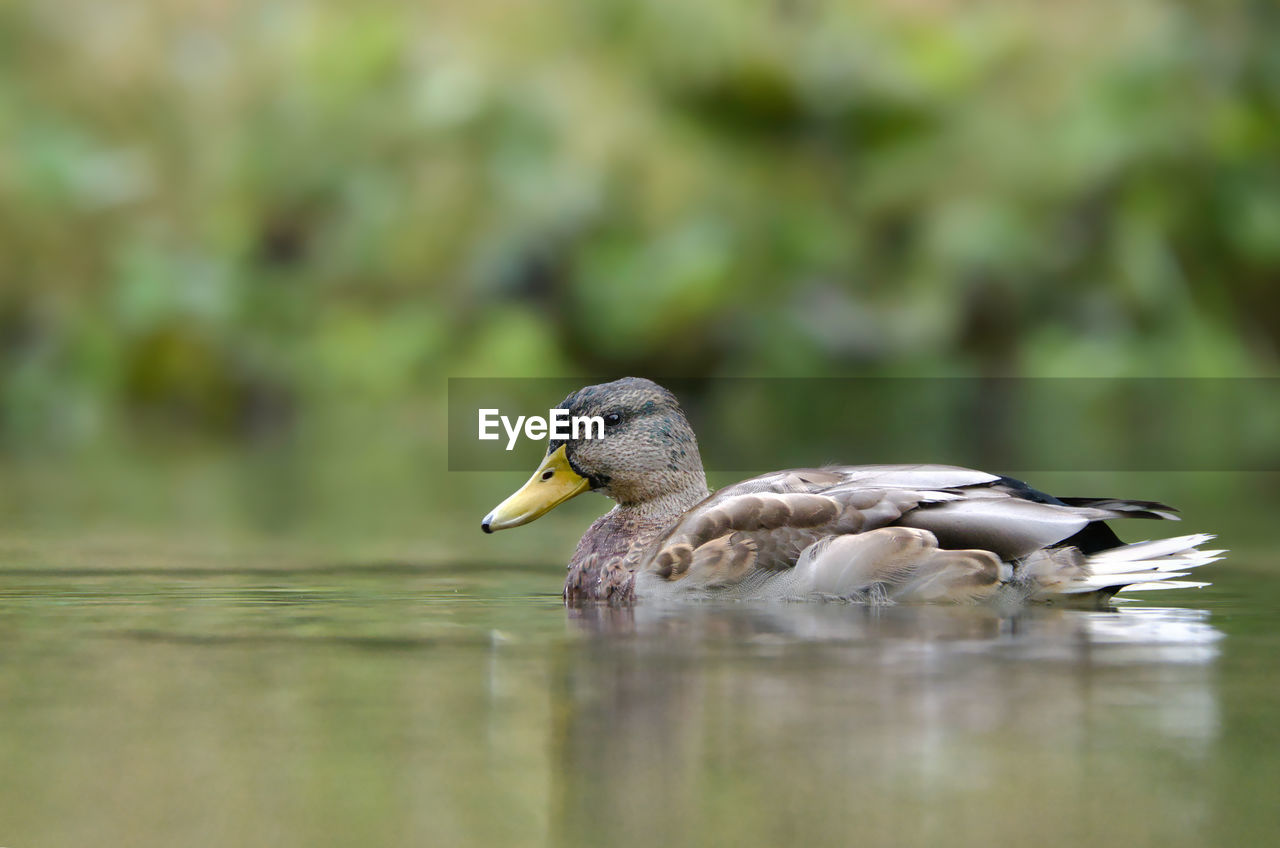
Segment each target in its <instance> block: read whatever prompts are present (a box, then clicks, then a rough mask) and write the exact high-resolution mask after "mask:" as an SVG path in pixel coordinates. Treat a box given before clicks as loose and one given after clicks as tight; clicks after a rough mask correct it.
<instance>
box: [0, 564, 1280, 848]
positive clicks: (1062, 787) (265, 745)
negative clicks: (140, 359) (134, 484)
mask: <svg viewBox="0 0 1280 848" xmlns="http://www.w3.org/2000/svg"><path fill="white" fill-rule="evenodd" d="M1259 573H1262V572H1259V571H1257V570H1249V569H1239V570H1235V571H1231V570H1228V569H1225V568H1219V569H1218V573H1217V574H1215V577H1218V578H1219V582H1218V584H1217V585H1216V586H1215V587H1213V588H1212V589H1209V590H1202V591H1200V592H1198V593H1197V592H1177V593H1151V594H1149V595H1148V596H1147V597H1148V598H1149V600H1147V601H1145V602H1142V603H1135V604H1127V605H1124V606H1123V607H1122V608H1120V609H1118V610H1116V611H1103V612H1093V611H1080V610H1068V609H1061V608H1055V607H1042V608H1034V609H1028V610H1026V611H1025V612H1023V613H1021V614H1018V615H1013V616H1009V615H999V614H996V613H995V612H992V611H988V610H985V609H969V608H964V609H955V608H940V607H885V608H866V607H856V606H847V605H839V604H799V603H780V604H773V605H763V606H757V605H751V604H736V605H724V606H719V605H714V604H702V605H696V606H686V607H677V608H653V607H645V606H641V607H639V608H637V609H635V610H591V611H585V612H566V611H565V610H564V609H563V608H562V607H561V605H560V601H559V597H558V594H557V593H556V590H557V589H558V579H559V578H558V574H559V569H557V568H554V567H546V568H521V569H511V568H497V567H483V566H477V565H465V566H464V565H459V566H452V567H428V566H417V565H413V564H397V565H385V566H351V567H344V566H341V565H333V564H326V565H314V564H313V565H302V566H298V567H289V568H263V569H254V568H245V569H241V570H237V569H235V568H221V569H216V570H214V569H207V568H186V569H184V568H182V567H180V564H168V565H157V566H147V567H137V568H127V567H121V568H104V569H65V568H64V569H50V568H44V567H40V568H32V567H23V566H21V565H18V564H14V563H9V564H7V565H5V566H3V567H0V601H2V610H3V612H2V613H0V638H3V644H4V650H3V653H0V693H3V700H2V701H0V750H3V752H4V761H5V763H6V768H5V769H4V770H3V772H2V773H0V844H3V845H6V846H18V848H21V846H49V845H55V846H56V845H130V846H151V845H156V846H160V845H165V846H171V845H186V846H202V845H220V846H222V845H271V846H293V845H297V846H317V845H334V846H339V845H342V846H350V845H353V844H356V845H457V846H481V845H565V844H569V845H599V844H605V843H606V842H607V843H608V844H622V845H630V844H634V845H653V844H689V845H711V844H724V845H778V844H792V843H795V844H830V845H845V844H884V845H912V844H918V845H936V844H948V845H979V844H983V845H990V844H1027V843H1028V842H1032V841H1034V842H1036V843H1039V844H1049V845H1059V844H1060V845H1068V844H1078V843H1081V842H1088V843H1090V844H1115V845H1122V844H1124V845H1131V844H1142V843H1146V844H1164V845H1205V844H1263V843H1264V842H1268V841H1270V838H1271V837H1273V836H1274V835H1275V833H1277V832H1278V831H1277V830H1276V828H1277V826H1280V812H1278V810H1280V805H1278V804H1276V803H1275V799H1276V790H1275V787H1276V786H1277V785H1280V759H1278V758H1277V754H1276V751H1277V748H1276V743H1277V741H1278V739H1280V735H1278V734H1277V731H1276V724H1277V719H1280V678H1278V677H1277V676H1276V674H1275V673H1274V672H1275V671H1276V663H1275V659H1274V658H1275V656H1276V649H1277V648H1280V639H1277V636H1276V634H1275V632H1274V629H1273V627H1272V624H1271V621H1272V619H1273V616H1274V611H1275V607H1276V601H1277V598H1280V586H1278V585H1277V582H1276V581H1275V580H1274V579H1272V578H1263V577H1259V576H1258V574H1259Z"/></svg>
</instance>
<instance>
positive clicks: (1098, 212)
mask: <svg viewBox="0 0 1280 848" xmlns="http://www.w3.org/2000/svg"><path fill="white" fill-rule="evenodd" d="M1277 36H1280V9H1278V8H1277V7H1276V6H1275V5H1274V4H1273V3H1268V2H1262V0H1257V2H1252V1H1251V0H1214V2H1182V3H1167V2H1156V1H1155V0H1135V2H1130V3H1125V4H1122V5H1120V6H1117V5H1116V4H1115V3H1109V2H1102V1H1101V0H1080V2H1076V3H1070V4H1058V5H1057V6H1048V5H1045V4H1038V3H1020V2H1003V3H972V2H954V0H912V2H906V0H902V2H893V3H876V4H870V3H867V4H845V3H835V2H818V1H817V0H778V2H774V3H771V4H758V5H756V6H753V7H752V10H751V11H750V12H747V11H744V9H743V7H742V5H741V4H739V3H734V2H730V0H702V2H699V3H686V2H677V1H676V0H646V2H607V1H606V0H544V2H538V3H519V2H489V3H485V2H481V3H460V2H452V0H442V1H441V2H428V3H410V2H405V0H371V2H366V3H361V4H354V3H349V2H340V0H327V2H302V0H277V1H276V2H262V1H261V0H254V2H247V0H121V2H117V3H111V4H101V3H93V2H88V0H53V1H52V2H49V1H48V0H46V2H34V0H17V2H11V3H6V4H3V6H0V141H2V142H3V143H0V257H2V261H0V357H2V358H0V416H2V417H0V422H2V423H0V439H3V444H5V445H7V446H9V447H10V448H11V449H14V448H23V449H25V448H27V447H30V446H34V445H66V444H82V443H85V442H87V441H94V440H97V439H100V438H103V437H106V436H111V435H113V434H114V435H117V436H118V435H121V434H124V435H126V436H129V435H130V434H139V433H141V434H145V435H146V436H148V437H149V436H150V435H151V434H153V433H157V432H159V433H165V434H175V433H176V434H195V436H196V437H197V438H201V439H203V438H205V437H213V438H214V439H218V440H226V439H232V440H236V441H240V440H248V441H250V442H257V441H259V440H261V439H272V438H275V437H278V436H280V435H281V434H286V435H287V434H291V433H293V432H294V431H296V430H297V428H298V427H299V426H301V425H302V424H303V423H310V422H315V421H318V420H326V419H328V418H330V417H336V418H341V417H342V416H343V415H345V414H347V413H348V411H350V410H351V409H352V408H356V407H361V406H366V407H370V406H371V407H374V408H378V407H381V406H383V405H386V404H394V403H399V402H402V401H408V402H409V403H410V405H412V404H413V403H419V404H425V405H426V406H427V407H433V406H439V405H441V404H442V403H443V397H444V390H443V388H444V387H443V379H442V378H443V377H444V376H446V375H475V376H520V375H535V374H573V375H582V376H610V377H612V376H617V375H620V374H623V373H639V374H651V375H655V376H657V375H681V376H689V377H701V376H712V375H729V374H755V375H823V374H849V373H873V374H899V373H905V374H948V373H965V374H1030V375H1039V374H1045V375H1076V374H1089V375H1098V374H1196V375H1219V374H1222V375H1229V374H1251V373H1273V372H1274V369H1275V362H1276V349H1277V342H1280V292H1278V291H1277V288H1276V286H1275V283H1276V282H1277V274H1278V272H1280V51H1277V50H1276V49H1275V43H1276V38H1277ZM432 420H433V421H438V420H440V419H439V418H438V417H436V418H432Z"/></svg>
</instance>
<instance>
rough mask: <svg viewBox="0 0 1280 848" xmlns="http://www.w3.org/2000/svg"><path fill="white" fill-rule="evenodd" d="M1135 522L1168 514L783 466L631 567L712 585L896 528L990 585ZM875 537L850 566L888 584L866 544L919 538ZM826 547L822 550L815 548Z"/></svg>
mask: <svg viewBox="0 0 1280 848" xmlns="http://www.w3.org/2000/svg"><path fill="white" fill-rule="evenodd" d="M1135 516H1136V517H1154V518H1172V517H1174V516H1173V514H1172V510H1171V509H1170V508H1169V507H1166V506H1164V505H1162V504H1156V503H1153V502H1145V501H1120V500H1116V499H1082V500H1080V501H1078V502H1076V503H1068V502H1065V501H1062V500H1060V499H1057V498H1054V497H1052V496H1050V495H1047V494H1044V493H1042V492H1038V491H1036V490H1034V489H1032V488H1030V487H1029V486H1027V485H1026V484H1024V483H1021V482H1020V481H1017V480H1013V479H1011V478H1007V477H1001V476H999V475H995V474H990V473H987V472H983V471H976V470H973V469H968V468H961V467H957V466H950V465H865V466H832V467H826V468H803V469H792V470H788V471H779V472H773V473H771V474H764V475H761V476H759V477H755V478H752V479H750V480H745V481H743V482H741V483H738V484H735V485H733V486H729V487H727V488H725V489H722V490H720V491H719V492H717V493H715V494H714V495H712V496H710V497H708V498H707V499H706V500H704V501H703V502H702V503H700V504H698V505H697V506H695V507H694V508H693V509H691V510H690V511H689V512H688V513H686V514H685V515H684V516H683V517H682V518H681V519H680V520H679V521H678V522H676V524H674V525H673V526H672V527H671V528H670V529H669V530H667V531H666V532H665V533H664V534H663V535H662V536H661V537H659V538H658V539H657V540H656V541H655V542H654V543H653V544H652V545H650V546H649V547H648V548H647V549H646V550H645V552H644V554H643V555H642V557H641V561H640V563H639V568H640V571H642V572H645V573H646V574H647V575H651V576H653V577H657V578H660V579H661V580H665V581H669V582H674V581H682V582H683V581H688V583H689V584H690V585H697V586H699V587H705V588H708V589H714V588H723V587H725V586H730V585H734V584H738V583H741V582H744V581H746V582H748V583H749V582H751V581H752V579H753V575H757V576H758V575H762V574H763V575H770V574H772V575H776V574H777V572H781V571H785V570H788V569H793V568H794V567H795V566H796V564H797V562H799V561H800V560H801V555H802V553H803V552H805V551H806V549H808V548H809V547H810V546H811V545H814V544H815V543H817V542H819V541H823V540H827V539H828V538H829V537H845V536H857V535H863V534H869V533H871V532H872V531H875V530H878V529H880V528H885V527H901V528H913V529H914V530H923V531H928V533H929V534H932V536H933V537H934V538H935V539H936V542H933V543H932V546H933V547H934V548H936V549H943V550H946V551H956V552H960V551H963V552H968V553H972V554H974V556H971V557H969V558H968V559H967V560H966V559H964V558H961V559H957V558H956V557H949V558H946V563H947V565H948V568H949V569H950V570H952V571H955V570H957V569H958V571H959V572H963V573H966V574H967V573H969V572H970V571H974V570H977V571H980V572H981V573H982V574H984V575H986V576H988V577H991V578H992V579H995V578H996V577H997V576H999V575H998V574H997V572H999V569H997V568H996V564H998V563H999V562H1007V561H1010V560H1014V559H1017V558H1021V557H1026V556H1028V555H1030V554H1032V553H1034V552H1036V551H1039V550H1042V549H1044V548H1047V547H1050V546H1053V545H1057V544H1059V543H1063V542H1066V541H1068V540H1071V539H1072V538H1073V537H1075V536H1077V535H1078V534H1081V533H1082V532H1084V531H1085V530H1086V528H1088V527H1089V526H1090V525H1091V524H1093V523H1094V522H1100V521H1104V520H1107V519H1112V518H1122V517H1135ZM1106 532H1108V533H1109V531H1106ZM1112 538H1114V536H1112ZM877 540H879V541H878V542H877V541H876V540H867V542H866V543H865V544H861V545H860V547H861V549H862V550H863V551H864V553H863V555H862V556H860V557H859V559H860V561H861V562H863V563H864V566H865V568H864V570H866V569H872V568H873V566H875V565H876V563H882V564H883V565H884V569H883V570H884V572H885V574H886V575H888V574H889V572H892V571H893V569H894V567H895V566H893V563H899V564H900V563H903V562H906V561H907V558H905V557H902V556H894V557H888V556H887V555H884V556H881V557H879V558H877V556H876V554H875V551H877V550H879V548H878V547H877V545H878V544H881V543H883V544H907V545H908V546H910V547H913V548H914V547H919V546H920V545H921V544H922V543H923V542H924V541H928V537H927V536H922V535H920V534H913V533H910V532H907V533H902V532H898V533H892V534H888V535H887V536H886V535H885V534H880V535H879V536H877ZM1115 543H1116V544H1119V540H1118V539H1116V540H1115ZM831 545H832V543H831V542H829V541H825V542H824V547H823V550H826V548H827V547H831ZM846 547H847V548H849V552H852V551H853V550H854V548H853V547H852V543H840V544H837V545H835V549H844V548H846ZM811 553H814V552H811ZM812 559H813V556H810V560H812ZM939 564H942V560H939ZM1006 570H1007V569H1006ZM899 571H901V569H900V568H899ZM916 571H917V572H918V569H917V570H916ZM867 574H868V575H871V574H872V572H871V571H867ZM1004 576H1005V577H1006V578H1007V575H1004Z"/></svg>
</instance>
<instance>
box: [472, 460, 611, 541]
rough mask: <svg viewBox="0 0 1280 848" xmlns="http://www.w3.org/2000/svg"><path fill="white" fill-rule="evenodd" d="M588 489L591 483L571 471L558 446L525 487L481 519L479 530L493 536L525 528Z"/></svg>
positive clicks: (543, 461)
mask: <svg viewBox="0 0 1280 848" xmlns="http://www.w3.org/2000/svg"><path fill="white" fill-rule="evenodd" d="M589 488H591V483H590V481H588V480H587V478H586V477H583V476H581V475H580V474H578V472H576V471H574V470H573V468H572V467H571V466H570V465H569V457H568V456H566V455H565V452H564V445H561V446H560V447H558V448H556V449H555V450H554V451H552V452H551V453H549V454H547V458H546V459H544V460H542V464H541V465H539V466H538V470H537V471H535V472H533V476H532V477H530V478H529V482H528V483H525V484H524V485H523V486H521V487H520V490H519V491H518V492H516V493H515V494H514V495H512V496H511V497H509V498H507V499H506V500H505V501H503V502H502V503H500V504H498V505H497V507H495V508H494V510H493V512H491V513H489V514H488V515H486V516H485V517H484V521H482V522H480V529H481V530H483V531H484V532H486V533H492V532H494V531H495V530H506V529H507V528H508V527H519V526H520V525H521V524H528V523H529V522H530V521H533V520H534V519H535V518H539V517H541V516H543V515H546V514H547V513H548V512H550V511H551V510H553V509H555V508H556V507H558V506H559V505H560V504H562V503H564V502H565V501H567V500H569V498H572V497H574V496H575V495H580V494H582V493H583V492H585V491H586V490H587V489H589Z"/></svg>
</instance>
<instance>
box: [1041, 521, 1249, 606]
mask: <svg viewBox="0 0 1280 848" xmlns="http://www.w3.org/2000/svg"><path fill="white" fill-rule="evenodd" d="M1212 538H1214V537H1213V536H1212V535H1211V534H1209V533H1195V534H1192V535H1190V536H1175V537H1173V538H1171V539H1156V540H1155V541H1151V542H1135V543H1134V544H1132V545H1122V546H1120V547H1117V548H1110V549H1108V550H1105V551H1099V552H1097V553H1094V554H1090V555H1087V556H1086V555H1084V554H1082V553H1080V551H1079V550H1077V549H1076V548H1071V547H1067V548H1050V549H1048V550H1044V551H1037V552H1036V553H1034V554H1032V555H1031V556H1029V557H1027V558H1026V559H1024V560H1023V561H1022V562H1021V563H1020V568H1019V571H1021V574H1019V575H1018V576H1019V577H1020V578H1021V580H1022V581H1023V582H1024V583H1025V585H1027V586H1028V587H1029V588H1030V590H1031V598H1032V599H1035V600H1046V599H1048V598H1051V597H1053V596H1055V595H1079V594H1084V593H1090V592H1096V593H1098V594H1100V595H1102V596H1104V597H1110V596H1111V595H1114V594H1115V593H1116V592H1121V591H1128V592H1135V591H1147V590H1148V589H1198V588H1200V587H1202V586H1208V585H1209V584H1208V583H1197V582H1195V581H1191V580H1178V579H1176V578H1179V577H1186V576H1187V574H1188V573H1189V572H1190V571H1191V569H1193V568H1199V567H1200V566H1202V565H1208V564H1209V563H1211V562H1216V561H1218V560H1220V559H1222V555H1223V554H1224V553H1226V551H1221V550H1208V551H1206V550H1201V549H1200V545H1203V544H1204V543H1205V542H1208V541H1209V540H1210V539H1212Z"/></svg>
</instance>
